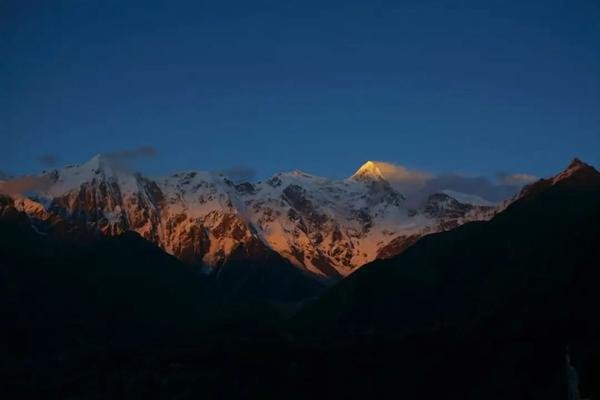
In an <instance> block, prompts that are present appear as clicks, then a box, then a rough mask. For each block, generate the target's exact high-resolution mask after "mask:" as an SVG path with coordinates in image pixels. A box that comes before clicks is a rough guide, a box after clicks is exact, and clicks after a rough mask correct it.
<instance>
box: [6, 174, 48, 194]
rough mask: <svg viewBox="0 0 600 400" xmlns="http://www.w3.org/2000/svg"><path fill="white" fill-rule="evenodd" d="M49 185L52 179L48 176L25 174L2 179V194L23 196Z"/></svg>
mask: <svg viewBox="0 0 600 400" xmlns="http://www.w3.org/2000/svg"><path fill="white" fill-rule="evenodd" d="M49 186H50V179H49V178H48V177H47V176H23V177H20V178H15V179H9V180H6V181H0V194H4V195H8V196H13V197H21V196H25V195H27V193H29V192H34V191H39V190H44V189H47V188H48V187H49Z"/></svg>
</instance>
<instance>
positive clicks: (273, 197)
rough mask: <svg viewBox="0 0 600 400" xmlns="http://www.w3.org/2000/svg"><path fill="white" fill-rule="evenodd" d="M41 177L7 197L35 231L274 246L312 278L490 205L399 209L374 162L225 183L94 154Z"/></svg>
mask: <svg viewBox="0 0 600 400" xmlns="http://www.w3.org/2000/svg"><path fill="white" fill-rule="evenodd" d="M43 179H45V180H46V181H48V182H50V184H49V185H47V187H44V188H43V190H40V191H39V194H38V195H36V196H35V197H31V198H30V197H19V198H17V199H15V200H12V199H11V200H10V201H11V202H12V203H11V207H13V208H15V209H17V210H19V211H24V212H26V213H27V214H28V215H29V216H30V218H31V220H32V221H33V222H34V224H37V225H38V226H40V227H42V228H43V227H46V228H47V227H49V226H52V227H54V228H56V227H59V226H60V224H61V222H64V221H69V223H70V224H71V225H70V226H77V227H79V228H80V229H82V230H89V231H94V232H99V233H101V234H104V235H116V234H120V233H123V232H126V231H135V232H138V233H139V234H140V235H141V236H142V237H144V238H146V239H147V240H149V241H152V242H154V243H156V244H157V245H159V246H160V247H161V248H163V249H164V250H165V251H167V252H169V253H171V254H173V255H174V256H176V257H178V258H179V259H181V260H183V261H185V262H186V263H190V264H198V265H203V266H213V267H218V266H220V265H223V264H224V263H226V262H227V261H228V260H252V259H259V258H261V257H265V255H266V254H269V253H272V252H273V251H274V252H276V253H279V254H280V255H282V256H283V257H285V258H287V259H288V260H289V261H291V262H292V263H293V264H294V265H296V266H297V267H298V268H300V269H302V270H305V271H307V272H310V273H312V274H315V275H317V276H322V277H342V276H346V275H348V274H349V273H350V272H352V271H353V270H354V269H356V268H358V267H360V266H361V265H363V264H365V263H367V262H369V261H371V260H373V259H375V258H385V257H390V256H393V255H396V254H398V253H399V252H401V251H404V250H405V249H406V248H407V247H408V246H410V245H411V244H413V243H414V242H415V241H416V240H417V239H418V238H420V237H421V236H423V235H425V234H428V233H432V232H437V231H441V230H447V229H452V228H454V227H456V226H458V225H460V224H463V223H465V222H468V221H473V220H480V219H488V218H491V217H492V216H493V215H494V212H495V208H494V207H489V206H480V205H472V204H465V203H461V202H459V201H457V200H456V199H454V198H452V197H451V196H449V195H447V194H443V193H439V194H434V195H432V196H430V197H429V198H428V199H427V200H426V202H425V203H424V204H422V205H421V206H419V207H417V208H415V207H408V206H407V205H406V204H405V201H406V199H405V196H403V194H402V193H399V192H398V191H396V190H395V189H394V188H393V187H392V186H391V185H390V183H388V182H387V181H386V180H385V179H384V178H383V176H382V175H381V173H379V171H378V169H377V165H376V164H374V163H371V164H369V163H367V164H365V165H364V166H363V167H361V169H359V171H358V172H357V174H355V175H353V176H352V177H351V178H349V179H346V180H330V179H325V178H320V177H316V176H312V175H308V174H305V173H303V172H299V171H295V172H291V173H281V174H277V175H275V176H274V177H272V178H271V179H269V180H267V181H265V182H257V183H249V182H244V183H238V184H235V183H233V182H232V181H230V180H229V179H227V177H225V176H223V175H221V174H217V173H208V172H185V173H178V174H174V175H172V176H169V177H165V178H159V179H155V180H152V179H149V178H146V177H144V176H142V175H140V174H138V173H132V172H130V171H124V170H120V169H119V168H115V167H114V166H113V165H112V164H111V162H110V160H107V159H105V158H103V157H102V156H96V157H94V158H93V159H91V160H90V161H88V162H87V163H85V164H83V165H80V166H70V167H66V168H64V169H61V170H55V171H52V172H49V173H46V174H45V175H43ZM7 201H8V200H7Z"/></svg>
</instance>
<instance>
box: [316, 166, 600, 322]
mask: <svg viewBox="0 0 600 400" xmlns="http://www.w3.org/2000/svg"><path fill="white" fill-rule="evenodd" d="M590 168H591V167H590ZM594 172H595V174H593V175H591V178H592V179H580V178H581V175H582V174H588V170H581V171H580V172H576V173H574V174H573V175H572V176H569V177H568V178H565V179H564V180H561V181H559V182H556V183H553V184H551V185H549V186H548V187H546V188H545V189H544V190H541V191H540V190H537V188H536V187H537V186H538V185H537V184H534V185H533V186H532V188H533V189H535V190H536V193H535V194H534V195H530V194H529V192H528V189H527V188H526V189H525V190H524V194H526V195H525V196H524V197H523V198H521V199H520V200H518V201H516V202H515V203H513V204H512V205H511V206H509V207H508V208H507V209H506V210H505V211H504V212H502V213H500V214H498V215H497V216H496V217H495V218H493V219H492V220H491V221H489V222H476V223H469V224H466V225H463V226H461V227H459V228H456V229H454V230H452V231H449V232H445V233H439V234H433V235H429V236H426V237H424V238H422V239H420V240H419V241H418V242H417V244H415V245H414V246H413V247H411V248H409V249H408V250H407V251H405V253H403V254H401V255H399V256H397V257H395V258H392V259H389V260H382V261H376V262H373V263H371V264H369V265H367V266H365V267H364V268H363V269H361V270H359V271H357V272H356V273H354V274H352V275H351V276H350V277H349V278H348V279H346V280H345V281H343V282H341V283H340V284H339V285H338V286H336V287H335V288H333V289H332V290H331V291H330V292H329V293H327V294H326V295H325V296H324V297H323V298H322V299H321V300H320V301H319V302H318V304H316V305H314V307H312V310H313V311H314V312H315V314H314V317H315V318H318V319H319V321H320V322H322V324H324V325H326V326H328V327H330V328H334V329H335V328H341V329H344V330H345V329H353V330H356V333H360V332H376V331H377V330H379V329H389V328H394V329H399V330H407V331H409V332H412V331H415V330H429V329H432V328H435V327H439V326H443V325H445V324H448V323H453V322H455V321H457V320H461V319H470V318H473V317H480V316H485V315H488V314H489V313H491V312H494V311H496V310H497V309H498V307H500V306H502V305H505V304H506V303H507V302H508V301H514V300H515V299H516V298H518V297H519V296H522V297H523V301H539V300H541V299H540V296H546V295H549V294H551V293H553V292H551V291H552V290H556V291H558V290H563V289H566V288H567V287H568V286H569V285H571V284H576V283H578V282H577V281H575V279H576V277H577V276H578V274H580V273H582V271H587V269H589V268H591V267H592V266H595V264H596V259H595V258H594V257H595V256H596V255H598V248H599V246H600V240H599V238H600V236H599V232H600V183H599V182H598V180H597V179H596V177H600V174H598V172H596V171H594ZM525 305H526V304H525V303H524V306H525ZM319 325H320V324H319Z"/></svg>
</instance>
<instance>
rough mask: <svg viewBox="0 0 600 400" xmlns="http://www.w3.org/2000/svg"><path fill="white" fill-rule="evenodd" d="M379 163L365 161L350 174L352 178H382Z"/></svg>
mask: <svg viewBox="0 0 600 400" xmlns="http://www.w3.org/2000/svg"><path fill="white" fill-rule="evenodd" d="M379 164H380V163H378V162H376V161H370V160H369V161H367V162H366V163H364V164H363V165H362V166H361V167H360V168H359V169H358V170H357V171H356V172H355V173H354V175H352V178H367V177H369V178H383V173H382V171H381V169H380V168H379Z"/></svg>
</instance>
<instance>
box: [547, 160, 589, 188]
mask: <svg viewBox="0 0 600 400" xmlns="http://www.w3.org/2000/svg"><path fill="white" fill-rule="evenodd" d="M574 175H577V176H581V177H584V178H585V180H593V181H597V180H599V179H600V173H598V171H596V169H595V168H594V167H592V166H591V165H589V164H586V163H585V162H583V161H581V160H580V159H579V158H574V159H573V161H571V163H570V164H569V166H568V167H567V168H565V169H564V170H563V171H561V172H560V173H559V174H557V175H555V176H554V177H553V178H552V182H553V183H557V182H560V181H563V180H565V179H567V178H570V177H572V176H574Z"/></svg>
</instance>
